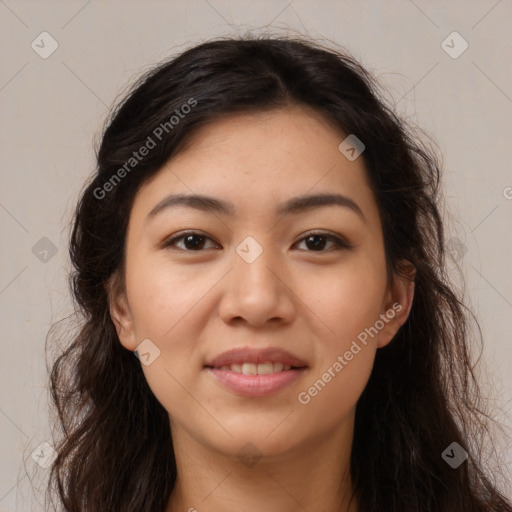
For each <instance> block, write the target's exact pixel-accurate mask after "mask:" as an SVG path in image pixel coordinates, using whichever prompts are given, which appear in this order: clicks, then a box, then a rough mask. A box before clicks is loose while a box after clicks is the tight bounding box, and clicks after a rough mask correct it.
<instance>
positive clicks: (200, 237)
mask: <svg viewBox="0 0 512 512" xmlns="http://www.w3.org/2000/svg"><path fill="white" fill-rule="evenodd" d="M179 240H183V245H184V246H181V247H179V246H178V248H179V249H181V250H184V251H187V252H193V251H196V252H199V251H201V250H202V249H204V248H205V247H204V246H205V240H212V239H211V238H210V237H208V236H206V235H204V234H203V233H199V232H197V231H187V232H186V233H182V234H181V235H180V236H177V237H175V238H172V239H170V240H168V241H166V242H164V243H163V247H169V246H177V244H176V242H177V241H179Z"/></svg>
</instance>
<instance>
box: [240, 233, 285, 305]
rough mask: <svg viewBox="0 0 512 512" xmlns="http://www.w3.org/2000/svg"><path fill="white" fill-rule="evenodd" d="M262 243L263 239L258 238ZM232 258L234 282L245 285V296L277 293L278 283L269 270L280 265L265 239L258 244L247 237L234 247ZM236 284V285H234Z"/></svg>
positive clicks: (252, 238) (253, 238)
mask: <svg viewBox="0 0 512 512" xmlns="http://www.w3.org/2000/svg"><path fill="white" fill-rule="evenodd" d="M259 238H260V241H262V238H263V237H259ZM235 252H236V255H235V258H234V267H235V268H234V270H235V282H239V283H240V284H241V285H242V287H243V286H244V283H245V285H247V288H246V290H245V291H244V292H245V294H249V295H258V294H266V295H269V297H268V299H269V298H270V296H271V295H276V294H277V293H278V288H279V286H278V283H276V277H275V275H274V272H276V270H274V272H271V270H270V269H271V268H276V267H278V266H279V265H280V262H279V261H278V260H279V258H278V256H277V254H276V251H275V250H274V249H273V248H272V247H271V246H270V244H269V243H268V239H265V240H264V241H262V243H261V244H260V243H259V242H258V240H257V239H256V238H255V237H254V236H247V237H246V238H245V239H244V240H242V242H240V244H238V246H237V247H236V250H235ZM235 284H236V283H235Z"/></svg>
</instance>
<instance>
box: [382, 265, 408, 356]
mask: <svg viewBox="0 0 512 512" xmlns="http://www.w3.org/2000/svg"><path fill="white" fill-rule="evenodd" d="M415 276H416V269H415V267H414V266H413V265H412V263H408V262H407V263H404V264H403V265H402V273H401V274H400V275H395V276H394V281H393V283H392V284H391V286H390V288H389V290H388V294H387V297H386V301H385V313H384V314H385V316H386V318H388V319H390V320H389V322H388V323H386V324H385V326H384V328H383V329H382V330H381V332H380V333H379V339H378V342H377V346H378V348H382V347H384V346H386V345H387V344H388V343H389V342H390V341H391V340H392V339H393V338H394V337H395V335H396V333H397V332H398V329H400V327H401V326H402V325H403V324H404V323H405V322H406V320H407V318H408V317H409V313H410V312H411V308H412V303H413V299H414V285H415Z"/></svg>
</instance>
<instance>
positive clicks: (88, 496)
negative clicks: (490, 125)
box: [48, 37, 512, 512]
mask: <svg viewBox="0 0 512 512" xmlns="http://www.w3.org/2000/svg"><path fill="white" fill-rule="evenodd" d="M291 104H298V105H308V106H310V107H312V108H314V109H315V110H316V111H317V112H319V113H321V114H322V115H323V116H325V118H326V119H328V120H330V121H331V122H332V123H334V125H335V126H337V127H339V128H340V129H341V130H342V131H343V132H344V133H350V134H355V135H356V136H357V137H358V138H359V139H360V140H361V141H363V142H364V144H365V151H364V153H363V155H362V157H363V158H364V163H365V166H366V169H367V173H368V177H369V181H370V183H371V186H372V189H373V191H374V194H375V198H376V201H377V205H378V208H379V212H380V216H381V221H382V226H383V235H384V243H385V253H386V261H387V265H388V271H389V275H390V276H393V275H396V274H398V273H400V272H401V268H400V262H401V261H404V260H407V261H409V262H411V263H412V264H413V265H414V266H415V268H416V277H415V281H416V285H415V296H414V301H413V305H412V309H411V313H410V315H409V318H408V319H407V322H406V323H405V324H404V325H403V326H402V328H401V329H400V330H399V331H398V333H397V335H396V336H395V338H394V339H393V341H392V342H391V343H390V344H389V345H387V346H386V347H385V348H382V349H380V350H378V351H377V354H376V359H375V363H374V368H373V372H372V374H371V376H370V379H369V382H368V384H367V386H366V388H365V389H364V392H363V393H362V395H361V397H360V399H359V401H358V405H357V410H356V421H355V432H354V440H353V446H352V455H351V472H352V477H353V481H354V486H355V491H356V493H357V496H358V501H359V503H360V506H361V512H388V511H389V512H420V511H421V512H470V511H471V512H473V511H474V512H476V511H479V512H480V511H481V512H491V511H492V512H512V506H511V504H510V503H509V502H508V501H507V499H506V498H505V497H504V496H503V495H502V494H501V493H500V492H499V491H498V489H497V487H496V484H495V483H493V482H492V481H491V480H490V478H491V476H490V474H486V472H485V470H484V469H483V468H482V467H481V451H480V449H481V445H480V436H481V435H482V434H484V433H485V432H487V431H488V422H489V421H490V420H491V418H490V417H489V416H488V415H486V413H485V412H483V411H484V409H485V408H484V405H485V404H483V403H482V402H481V400H480V392H479V387H478V385H477V382H476V380H475V376H474V374H473V365H472V363H471V358H470V354H469V335H468V325H469V323H468V322H469V318H470V317H469V316H468V313H467V311H466V309H465V308H464V306H463V304H462V302H461V300H460V298H459V297H458V294H457V293H456V292H455V291H454V288H453V287H452V286H451V285H450V284H449V280H448V278H447V274H446V262H445V259H446V258H445V244H444V239H443V223H442V220H441V216H440V194H439V183H440V165H439V163H438V161H437V159H436V156H435V152H433V151H432V150H431V149H429V146H426V145H424V144H422V143H421V142H420V140H419V139H417V138H416V137H414V136H413V135H412V132H411V129H410V128H408V126H407V125H406V124H405V123H404V121H402V120H401V119H400V118H399V117H398V116H397V115H396V114H395V113H394V112H393V109H392V108H390V107H389V106H387V104H386V102H385V101H384V100H383V99H382V96H381V95H380V93H379V89H378V87H377V85H376V82H375V80H374V78H373V77H372V76H371V75H370V74H369V72H367V71H366V70H365V69H364V68H363V67H362V66H361V65H360V64H359V63H358V62H357V61H356V60H354V59H353V58H352V57H350V56H349V55H348V54H347V53H346V52H344V51H342V50H341V49H340V50H338V49H333V48H328V47H326V46H323V45H320V44H319V43H314V42H311V41H306V40H302V39H287V38H271V37H250V38H239V39H231V38H225V39H218V40H214V41H209V42H206V43H203V44H200V45H197V46H195V47H193V48H191V49H188V50H187V51H185V52H183V53H182V54H180V55H179V56H177V57H175V58H173V59H172V60H170V61H169V62H165V63H164V64H162V65H159V66H158V67H156V68H154V69H153V70H151V71H150V72H149V73H146V74H145V75H144V76H143V77H142V78H141V79H140V80H139V81H138V82H137V83H136V84H135V85H134V86H133V88H132V89H131V91H130V92H129V94H128V95H127V96H126V98H125V99H124V100H123V101H122V102H121V103H120V104H119V106H118V107H117V108H116V109H115V110H114V111H113V113H112V115H111V116H110V119H109V122H108V125H107V127H106V129H105V131H104V133H103V137H102V140H101V144H100V147H99V150H98V152H97V169H96V172H95V173H94V175H93V176H92V178H91V180H90V182H89V183H88V184H87V186H86V188H85V189H84V191H83V193H82V194H81V198H80V200H79V203H78V206H77V209H76V214H75V218H74V225H73V230H72V235H71V241H70V255H71V260H72V263H73V266H74V271H73V273H72V279H71V281H72V292H73V296H74V299H75V303H76V306H77V310H78V311H79V313H80V315H81V322H82V323H81V325H80V329H79V332H78V333H77V334H76V336H74V337H73V339H72V340H70V341H71V343H70V344H69V345H68V346H67V347H66V349H65V350H64V351H63V352H62V353H61V354H60V355H59V356H58V358H57V359H56V360H55V361H54V363H53V368H52V370H51V379H50V380H51V395H52V399H53V402H54V405H55V407H56V411H57V413H58V418H59V425H60V427H61V434H62V435H61V439H60V441H59V443H58V445H57V446H56V450H57V453H58V456H57V458H56V460H55V462H54V464H53V466H52V468H51V475H50V480H49V486H48V492H49V494H52V495H55V496H57V497H58V500H59V502H60V503H61V505H62V506H63V507H64V510H66V511H69V512H71V511H73V512H76V511H83V512H86V511H87V512H92V511H101V512H106V511H112V512H114V511H115V512H157V511H162V512H163V511H164V510H165V507H166V505H167V503H168V500H169V497H170V494H171V492H172V489H173V486H174V483H175V480H176V463H175V459H174V453H173V446H172V441H171V432H170V426H169V417H168V413H167V411H166V410H165V409H164V408H163V407H162V405H161V404H160V403H159V402H158V401H157V400H156V398H155V396H154V395H153V393H152V392H151V390H150V388H149V386H148V384H147V382H146V380H145V377H144V374H143V372H142V370H141V365H140V362H139V361H138V359H137V358H136V357H134V355H133V353H131V352H129V351H128V350H126V349H124V348H123V347H122V345H121V344H120V342H119V339H118V337H117V334H116V330H115V328H114V325H113V323H112V320H111V318H110V314H109V292H108V287H107V282H108V280H109V278H110V277H111V276H112V275H114V274H115V273H116V272H117V271H119V270H120V269H122V266H123V261H124V251H125V239H126V231H127V225H128V220H129V216H130V211H131V205H132V203H133V200H134V197H135V194H136V193H137V190H138V189H139V187H140V186H141V184H142V183H143V182H144V181H145V180H147V179H148V178H150V177H151V176H152V175H154V174H155V173H156V172H158V171H159V169H161V167H162V166H163V165H164V164H165V163H166V162H167V161H168V160H169V158H171V157H172V156H174V155H176V154H177V152H178V151H179V150H180V149H181V148H183V147H184V144H185V143H186V142H187V141H188V140H189V139H190V136H191V134H192V133H194V132H195V131H196V130H197V128H199V127H200V126H203V125H205V124H207V123H210V122H212V121H215V120H216V119H218V118H219V117H220V116H224V115H229V114H230V113H235V112H255V111H262V110H269V109H273V108H280V107H286V106H287V105H291ZM183 105H189V107H190V108H187V109H184V108H183ZM182 108H183V110H181V109H182ZM177 110H179V111H180V112H182V113H183V112H185V111H186V115H180V116H179V121H178V122H175V121H172V119H171V116H173V115H174V116H175V117H176V116H177V115H178V114H179V113H176V111H177ZM166 123H167V124H166ZM162 126H165V127H166V129H163V128H162ZM157 127H160V128H161V129H160V131H156V132H155V130H156V129H157ZM157 133H158V136H157V135H156V134H157ZM148 137H149V138H151V139H152V140H153V142H155V145H154V147H153V148H152V149H151V151H149V153H148V154H147V156H145V157H144V158H141V159H140V160H138V159H137V162H135V161H131V164H130V165H129V166H127V162H130V158H133V152H134V151H137V150H139V149H140V148H141V146H143V145H144V144H147V143H148V140H149V139H148ZM132 164H133V165H132ZM120 169H124V170H125V172H122V171H120ZM454 442H456V443H458V445H460V447H463V448H464V449H465V450H466V451H467V452H468V459H467V460H466V461H465V462H464V463H463V464H461V465H460V466H459V467H458V468H456V469H454V468H453V467H451V466H450V465H449V464H447V462H446V460H445V459H444V458H443V457H442V453H443V452H444V451H445V450H446V449H447V447H449V446H450V445H451V444H452V443H454Z"/></svg>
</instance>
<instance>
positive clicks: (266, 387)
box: [204, 348, 308, 397]
mask: <svg viewBox="0 0 512 512" xmlns="http://www.w3.org/2000/svg"><path fill="white" fill-rule="evenodd" d="M204 369H205V370H206V371H207V372H208V374H210V375H211V376H212V377H213V378H214V379H215V380H216V381H217V382H218V383H220V384H221V385H222V386H223V387H224V388H227V389H229V390H230V391H232V392H234V393H235V394H237V395H239V396H247V397H261V396H269V395H272V394H275V393H277V392H278V391H280V390H282V389H284V388H285V387H287V386H289V385H291V384H292V383H294V382H295V381H296V380H297V379H299V378H300V377H301V376H302V375H303V374H304V372H305V371H306V370H307V369H308V366H307V364H306V363H305V362H304V361H302V360H301V359H298V358H297V357H295V356H293V355H292V354H290V353H289V352H286V351H284V350H282V349H278V348H269V349H263V350H255V349H250V348H241V349H232V350H230V351H228V352H224V353H223V354H221V355H220V356H218V357H216V358H215V359H213V360H211V361H209V362H208V363H207V364H206V365H205V366H204Z"/></svg>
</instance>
